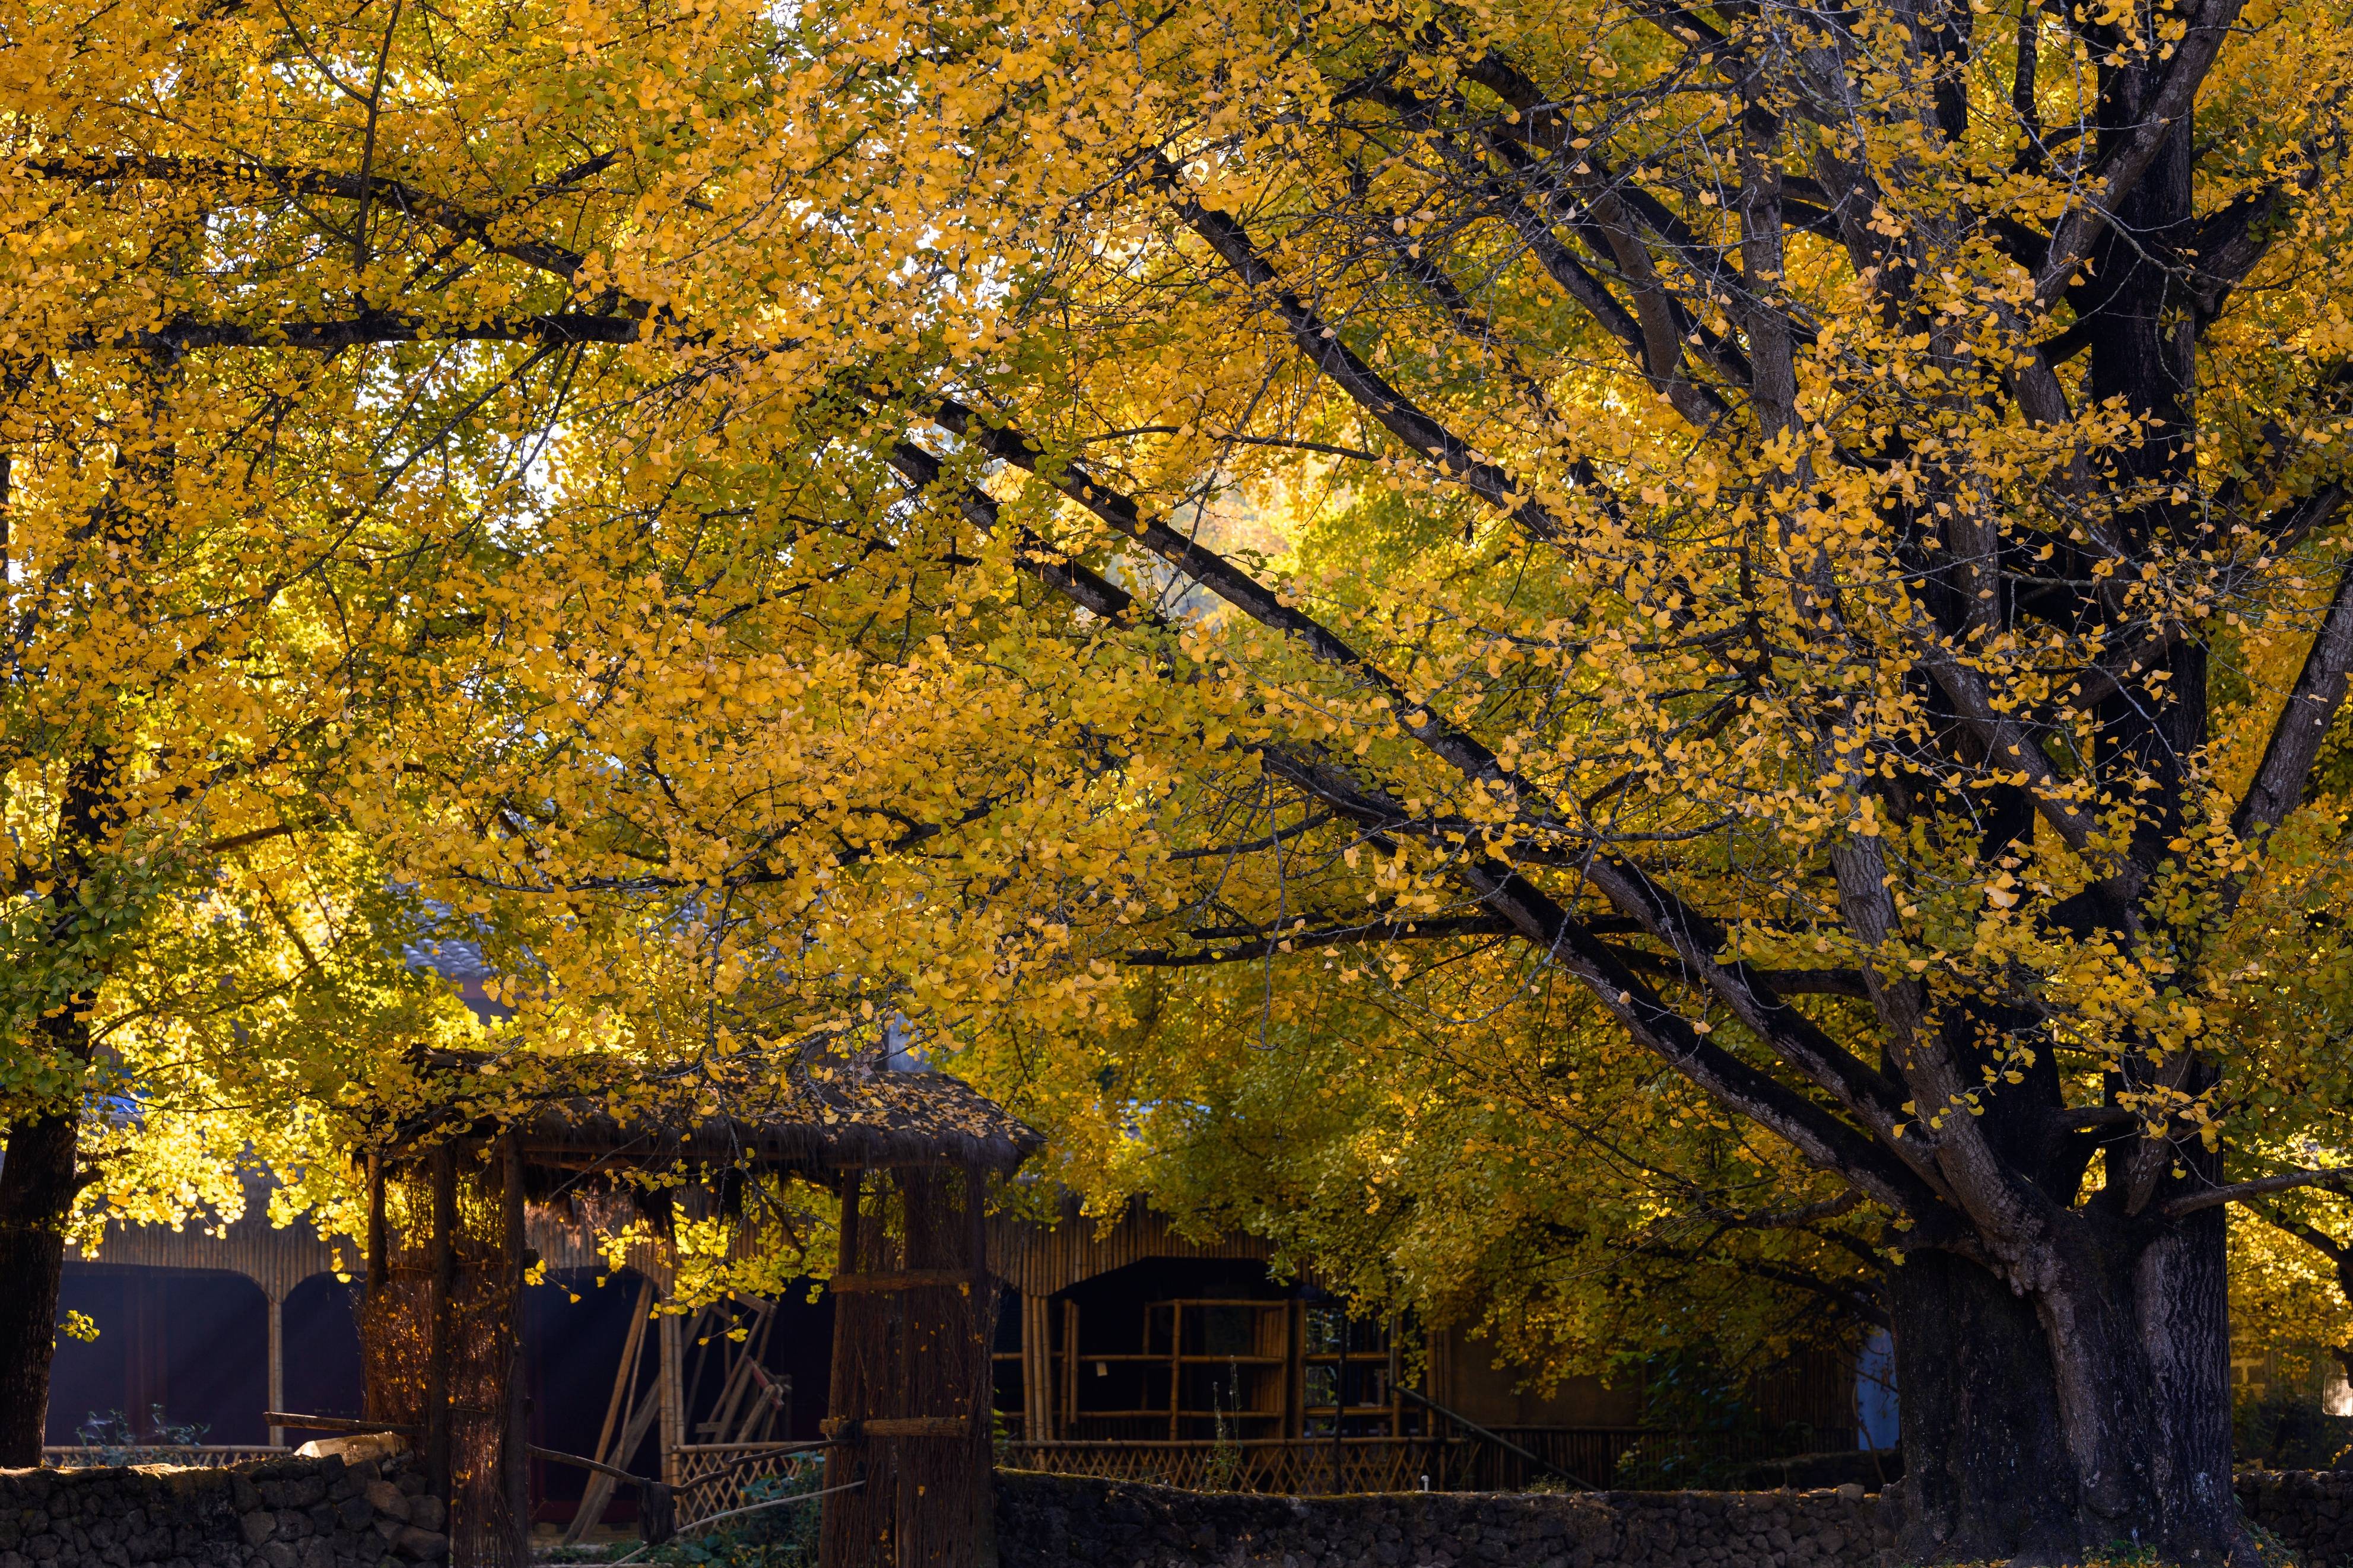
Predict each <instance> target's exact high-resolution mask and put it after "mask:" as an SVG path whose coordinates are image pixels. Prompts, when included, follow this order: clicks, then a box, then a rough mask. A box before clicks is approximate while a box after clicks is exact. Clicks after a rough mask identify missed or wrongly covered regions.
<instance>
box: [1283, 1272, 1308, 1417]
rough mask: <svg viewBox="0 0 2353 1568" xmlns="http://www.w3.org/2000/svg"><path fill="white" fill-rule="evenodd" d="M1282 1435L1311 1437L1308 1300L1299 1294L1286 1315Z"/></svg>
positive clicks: (1284, 1314)
mask: <svg viewBox="0 0 2353 1568" xmlns="http://www.w3.org/2000/svg"><path fill="white" fill-rule="evenodd" d="M1282 1435H1283V1436H1286V1437H1294V1438H1296V1437H1304V1436H1307V1303H1306V1302H1304V1301H1303V1300H1300V1299H1299V1298H1298V1297H1296V1296H1293V1298H1292V1299H1291V1300H1289V1301H1288V1302H1287V1303H1285V1304H1284V1310H1283V1314H1282Z"/></svg>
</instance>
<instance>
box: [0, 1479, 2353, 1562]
mask: <svg viewBox="0 0 2353 1568" xmlns="http://www.w3.org/2000/svg"><path fill="white" fill-rule="evenodd" d="M2238 1490H2239V1500H2240V1503H2241V1505H2242V1507H2243V1508H2244V1510H2246V1514H2247V1517H2248V1518H2249V1519H2250V1520H2252V1521H2253V1522H2255V1523H2256V1524H2258V1525H2260V1526H2262V1527H2263V1529H2265V1530H2267V1531H2271V1532H2272V1533H2273V1534H2274V1535H2275V1536H2277V1537H2278V1538H2279V1539H2280V1540H2281V1541H2282V1542H2284V1543H2285V1544H2286V1545H2288V1546H2289V1547H2291V1548H2293V1549H2295V1551H2296V1552H2299V1553H2301V1554H2302V1555H2303V1556H2304V1559H2305V1561H2306V1563H2309V1564H2312V1565H2313V1568H2339V1565H2348V1568H2353V1472H2340V1471H2331V1470H2322V1471H2287V1472H2259V1471H2258V1472H2247V1473H2243V1474H2242V1475H2241V1476H2240V1477H2239V1478H2238ZM442 1521H443V1512H442V1505H441V1503H440V1501H439V1500H438V1499H435V1498H432V1497H428V1496H426V1495H425V1482H424V1477H423V1475H422V1474H421V1473H420V1471H419V1470H418V1468H417V1466H416V1465H415V1464H414V1463H413V1462H412V1461H410V1460H408V1459H406V1458H402V1457H400V1456H392V1457H388V1458H359V1459H355V1460H353V1461H352V1462H346V1460H345V1459H344V1458H343V1457H342V1456H340V1455H328V1456H326V1457H324V1458H284V1459H270V1460H267V1461H265V1462H263V1463H260V1464H256V1465H241V1466H239V1467H237V1468H235V1469H229V1470H196V1469H172V1468H165V1467H163V1466H142V1467H138V1468H131V1469H90V1470H0V1568H424V1565H427V1564H432V1563H440V1562H442V1561H443V1560H444V1559H445V1558H446V1557H447V1556H448V1547H449V1543H448V1537H447V1536H445V1535H444V1534H443V1533H442V1532H441V1526H442ZM1892 1522H1893V1521H1892V1520H1891V1519H1890V1518H1889V1517H1888V1515H1887V1514H1886V1513H1885V1512H1883V1509H1882V1505H1881V1500H1880V1499H1879V1498H1878V1497H1876V1496H1865V1495H1864V1494H1863V1492H1862V1489H1861V1488H1860V1487H1854V1486H1847V1487H1840V1488H1836V1489H1820V1490H1814V1491H1778V1492H1571V1493H1532V1494H1513V1493H1503V1494H1495V1493H1472V1492H1427V1493H1410V1492H1409V1493H1404V1494H1392V1495H1387V1496H1374V1497H1345V1498H1315V1499H1299V1498H1275V1497H1254V1496H1249V1495H1246V1494H1241V1493H1231V1492H1182V1491H1175V1490H1171V1489H1167V1488H1165V1487H1150V1486H1139V1485H1134V1484H1131V1483H1128V1482H1123V1481H1103V1480H1093V1479H1082V1478H1078V1477H1071V1476H1045V1475H1037V1474H1034V1473H1030V1472H1026V1471H1018V1470H1006V1471H999V1472H998V1475H997V1557H998V1562H999V1564H1000V1568H1209V1565H1214V1568H1474V1565H1475V1568H1491V1565H1492V1568H1620V1565H1622V1568H1890V1564H1891V1563H1892V1552H1891V1551H1890V1547H1891V1543H1892V1537H1891V1535H1890V1532H1889V1531H1890V1527H1891V1525H1892Z"/></svg>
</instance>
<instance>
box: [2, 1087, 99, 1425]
mask: <svg viewBox="0 0 2353 1568" xmlns="http://www.w3.org/2000/svg"><path fill="white" fill-rule="evenodd" d="M80 1134H81V1117H80V1111H79V1107H78V1106H69V1107H67V1108H66V1109H65V1110H61V1111H53V1112H50V1113H47V1114H45V1115H39V1116H35V1117H31V1118H28V1119H27V1120H26V1121H22V1122H20V1123H18V1124H17V1126H16V1128H15V1130H14V1131H11V1132H10V1133H9V1135H8V1152H7V1157H6V1159H5V1161H0V1467H12V1468H13V1467H24V1466H29V1465H37V1464H39V1463H40V1462H41V1436H42V1428H43V1427H44V1426H46V1425H47V1420H48V1411H49V1359H50V1357H51V1355H52V1354H53V1353H54V1352H55V1351H56V1348H57V1321H58V1285H59V1283H60V1281H61V1279H62V1277H63V1275H64V1271H65V1256H66V1229H65V1227H66V1215H67V1213H68V1211H69V1210H70V1209H71V1208H72V1206H73V1197H74V1157H75V1151H76V1146H77V1145H78V1144H79V1142H80Z"/></svg>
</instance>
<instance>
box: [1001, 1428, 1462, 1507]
mask: <svg viewBox="0 0 2353 1568" xmlns="http://www.w3.org/2000/svg"><path fill="white" fill-rule="evenodd" d="M1470 1450H1471V1445H1470V1444H1468V1443H1465V1442H1463V1441H1462V1440H1461V1439H1457V1438H1430V1437H1348V1438H1345V1439H1343V1440H1342V1441H1341V1442H1340V1443H1338V1444H1336V1445H1335V1444H1334V1443H1333V1441H1332V1439H1330V1438H1329V1437H1324V1438H1314V1437H1311V1438H1307V1439H1305V1440H1296V1439H1281V1438H1258V1439H1244V1440H1240V1441H1236V1442H1229V1443H1216V1442H1183V1441H1179V1442H1173V1443H1172V1442H1167V1441H1159V1442H1126V1443H1010V1444H1007V1445H1006V1446H1005V1447H1003V1448H1002V1449H1000V1450H999V1458H1000V1462H1002V1463H1003V1464H1005V1465H1008V1466H1009V1467H1011V1468H1016V1469H1029V1470H1051V1471H1055V1472H1057V1473H1059V1474H1061V1475H1067V1476H1102V1477H1104V1478H1106V1479H1112V1480H1126V1481H1147V1482H1150V1483H1152V1484H1154V1485H1156V1486H1166V1487H1184V1488H1187V1489H1192V1490H1197V1491H1240V1492H1276V1493H1283V1494H1288V1495H1292V1496H1302V1495H1305V1496H1313V1495H1317V1494H1329V1493H1334V1492H1402V1491H1414V1490H1417V1489H1419V1487H1420V1485H1421V1481H1422V1478H1423V1477H1425V1476H1427V1477H1428V1478H1429V1479H1430V1488H1431V1489H1433V1490H1438V1491H1453V1490H1459V1489H1460V1487H1459V1486H1458V1484H1457V1479H1458V1477H1459V1476H1461V1474H1462V1473H1464V1472H1465V1471H1466V1469H1467V1468H1468V1467H1469V1466H1470V1465H1471V1464H1472V1462H1473V1459H1474V1456H1473V1455H1472V1452H1471V1451H1470Z"/></svg>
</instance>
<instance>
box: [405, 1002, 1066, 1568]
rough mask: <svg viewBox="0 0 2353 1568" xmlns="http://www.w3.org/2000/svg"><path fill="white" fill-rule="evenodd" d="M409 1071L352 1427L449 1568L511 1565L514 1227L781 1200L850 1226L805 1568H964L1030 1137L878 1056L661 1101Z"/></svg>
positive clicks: (597, 1086) (941, 1080)
mask: <svg viewBox="0 0 2353 1568" xmlns="http://www.w3.org/2000/svg"><path fill="white" fill-rule="evenodd" d="M415 1067H416V1069H417V1070H416V1071H415V1073H414V1074H413V1075H411V1076H410V1077H409V1078H407V1079H406V1080H404V1081H403V1082H402V1083H401V1084H399V1085H397V1086H393V1087H390V1088H388V1089H387V1090H386V1098H385V1110H383V1111H382V1112H381V1113H380V1114H379V1115H377V1116H376V1117H375V1119H374V1121H373V1122H372V1124H371V1130H370V1132H369V1135H368V1138H367V1151H366V1155H365V1158H366V1162H367V1205H368V1208H367V1214H368V1218H367V1232H368V1234H367V1237H366V1250H367V1289H366V1293H365V1297H364V1304H363V1306H362V1308H361V1313H360V1331H361V1340H362V1347H363V1357H364V1365H365V1377H366V1400H367V1406H366V1408H367V1417H368V1419H369V1421H370V1422H372V1423H380V1424H382V1425H384V1426H391V1427H396V1428H401V1429H406V1430H408V1431H411V1432H413V1433H415V1434H416V1435H417V1436H418V1438H419V1439H420V1441H421V1448H422V1452H423V1455H424V1458H425V1463H426V1467H427V1477H428V1480H429V1482H430V1484H431V1488H432V1490H433V1492H434V1494H435V1495H436V1496H438V1497H440V1498H442V1499H443V1500H446V1502H447V1504H448V1516H449V1517H448V1531H449V1541H450V1557H451V1563H452V1565H453V1568H520V1565H521V1564H522V1563H526V1562H527V1561H528V1548H527V1533H526V1532H527V1530H528V1506H527V1500H526V1498H525V1496H524V1490H523V1487H524V1476H525V1473H526V1466H525V1460H526V1457H527V1446H526V1439H525V1436H524V1432H525V1426H524V1422H523V1419H522V1416H523V1410H522V1384H521V1382H520V1380H519V1379H518V1378H517V1376H516V1374H515V1369H516V1368H517V1366H518V1365H519V1364H520V1360H521V1342H520V1331H519V1327H518V1324H519V1314H518V1311H517V1304H518V1301H519V1300H520V1297H521V1293H522V1283H523V1279H524V1275H525V1272H526V1270H527V1268H528V1267H529V1265H530V1262H531V1259H530V1258H529V1256H528V1254H527V1249H526V1247H525V1246H524V1240H523V1237H524V1219H525V1213H526V1209H527V1207H528V1206H529V1205H532V1204H533V1203H536V1202H546V1201H550V1200H552V1199H554V1198H556V1197H559V1196H561V1195H563V1194H571V1193H577V1192H580V1191H582V1190H584V1189H586V1188H593V1187H597V1186H600V1185H601V1186H603V1187H606V1188H608V1189H609V1188H614V1187H619V1188H624V1189H627V1190H628V1191H631V1192H633V1193H636V1194H638V1195H639V1196H640V1197H650V1198H653V1199H656V1200H659V1199H660V1198H662V1197H664V1196H665V1195H666V1194H665V1193H664V1191H663V1189H662V1188H661V1186H660V1184H661V1183H664V1182H672V1181H674V1182H680V1183H693V1184H697V1185H699V1186H701V1187H702V1188H705V1189H707V1190H715V1191H718V1192H720V1193H722V1194H724V1193H727V1192H729V1191H731V1190H733V1191H740V1190H741V1188H742V1186H743V1184H744V1181H745V1180H746V1178H750V1177H757V1176H775V1175H798V1176H801V1177H805V1178H807V1179H809V1180H811V1181H815V1182H818V1183H821V1184H826V1185H828V1186H830V1187H832V1188H833V1189H834V1190H835V1191H836V1192H838V1193H839V1195H840V1197H841V1204H842V1208H841V1247H840V1267H839V1271H838V1272H837V1273H836V1274H835V1276H834V1278H833V1280H832V1289H834V1290H835V1291H836V1292H838V1293H839V1296H840V1300H841V1305H840V1307H839V1311H838V1318H837V1327H836V1335H835V1342H834V1363H833V1373H832V1391H831V1398H830V1401H829V1408H830V1411H831V1413H832V1417H831V1419H830V1420H829V1421H828V1430H827V1442H828V1451H827V1468H826V1477H825V1485H824V1495H823V1496H822V1498H821V1499H820V1501H821V1503H822V1506H823V1510H824V1521H823V1524H822V1527H821V1539H822V1546H821V1557H822V1561H823V1562H824V1563H826V1564H827V1565H828V1568H968V1565H969V1564H972V1563H975V1561H976V1554H977V1552H978V1550H979V1543H980V1542H982V1541H983V1540H985V1539H986V1534H987V1531H986V1524H987V1510H988V1506H989V1504H988V1458H989V1455H988V1438H989V1392H990V1363H989V1342H990V1335H991V1331H992V1329H993V1326H994V1324H993V1320H994V1311H995V1292H994V1291H993V1290H991V1289H987V1288H986V1281H987V1273H986V1258H985V1254H984V1250H983V1247H984V1233H983V1226H984V1216H985V1210H986V1205H987V1181H988V1178H989V1177H990V1176H991V1175H992V1174H996V1175H1002V1174H1004V1173H1009V1172H1010V1171H1011V1170H1012V1169H1013V1168H1014V1167H1015V1166H1017V1165H1018V1164H1019V1163H1020V1162H1021V1161H1022V1160H1023V1159H1024V1158H1025V1157H1026V1156H1027V1155H1028V1154H1029V1151H1030V1150H1031V1149H1032V1148H1034V1147H1035V1145H1036V1143H1037V1142H1038V1140H1037V1136H1036V1134H1034V1133H1033V1132H1031V1131H1029V1129H1028V1128H1026V1127H1024V1126H1022V1125H1021V1123H1020V1122H1018V1121H1015V1120H1014V1119H1013V1118H1011V1117H1009V1116H1008V1115H1007V1114H1006V1113H1005V1112H1004V1111H1003V1110H1000V1109H999V1108H998V1107H997V1106H996V1105H994V1104H992V1103H991V1102H990V1101H988V1100H986V1099H984V1098H983V1097H981V1096H980V1095H979V1094H977V1093H976V1092H975V1091H974V1090H972V1089H970V1088H968V1087H967V1086H965V1085H964V1084H962V1083H959V1082H958V1081H956V1080H955V1079H952V1078H949V1077H946V1076H944V1075H943V1074H939V1073H934V1072H929V1071H923V1070H912V1071H911V1070H902V1068H900V1067H898V1066H897V1065H895V1064H894V1062H893V1061H892V1058H889V1057H888V1056H886V1055H884V1054H882V1053H880V1052H872V1053H846V1052H842V1051H839V1050H835V1049H821V1048H818V1047H810V1046H799V1047H789V1048H787V1047H771V1048H768V1049H765V1050H759V1051H752V1052H739V1053H735V1054H733V1055H731V1056H729V1057H728V1058H726V1059H725V1060H724V1061H723V1062H714V1061H712V1060H709V1059H705V1060H702V1061H698V1062H697V1063H695V1064H693V1066H692V1068H691V1069H682V1070H681V1071H678V1072H677V1073H675V1074H669V1075H665V1074H661V1073H652V1074H648V1073H644V1072H641V1071H634V1070H633V1071H629V1072H627V1073H622V1072H619V1071H617V1068H618V1064H617V1061H615V1060H612V1059H608V1058H595V1057H586V1058H562V1059H558V1060H554V1061H550V1060H547V1059H544V1058H523V1057H515V1058H491V1057H488V1056H480V1055H460V1054H456V1053H433V1054H430V1055H423V1056H420V1057H419V1058H417V1060H416V1063H415ZM649 1181H650V1182H651V1183H653V1185H652V1186H650V1187H649V1185H648V1184H649Z"/></svg>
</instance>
